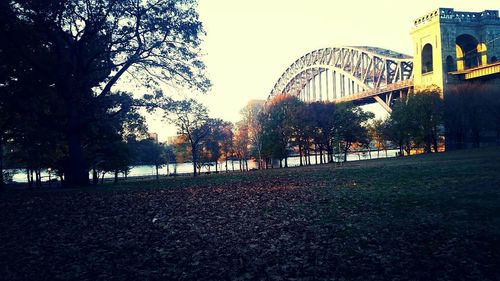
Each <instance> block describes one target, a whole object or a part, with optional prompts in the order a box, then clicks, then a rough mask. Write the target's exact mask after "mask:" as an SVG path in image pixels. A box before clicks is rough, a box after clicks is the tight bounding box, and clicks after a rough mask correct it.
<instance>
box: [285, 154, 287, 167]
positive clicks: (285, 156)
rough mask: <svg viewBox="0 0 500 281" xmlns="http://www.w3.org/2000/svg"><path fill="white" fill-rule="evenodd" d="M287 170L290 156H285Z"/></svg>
mask: <svg viewBox="0 0 500 281" xmlns="http://www.w3.org/2000/svg"><path fill="white" fill-rule="evenodd" d="M285 168H288V156H285Z"/></svg>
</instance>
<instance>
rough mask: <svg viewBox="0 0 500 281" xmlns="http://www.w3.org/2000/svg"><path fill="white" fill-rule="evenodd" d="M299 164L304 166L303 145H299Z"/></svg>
mask: <svg viewBox="0 0 500 281" xmlns="http://www.w3.org/2000/svg"><path fill="white" fill-rule="evenodd" d="M299 166H301V167H302V166H303V164H302V146H301V145H299Z"/></svg>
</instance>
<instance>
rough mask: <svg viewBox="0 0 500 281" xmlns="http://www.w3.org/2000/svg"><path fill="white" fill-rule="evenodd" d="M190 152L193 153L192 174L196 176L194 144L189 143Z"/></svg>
mask: <svg viewBox="0 0 500 281" xmlns="http://www.w3.org/2000/svg"><path fill="white" fill-rule="evenodd" d="M191 153H192V154H193V176H194V177H196V176H197V175H198V174H197V173H196V160H197V159H196V157H197V155H196V154H197V153H196V149H195V146H194V145H191Z"/></svg>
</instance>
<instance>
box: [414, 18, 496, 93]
mask: <svg viewBox="0 0 500 281" xmlns="http://www.w3.org/2000/svg"><path fill="white" fill-rule="evenodd" d="M411 36H412V39H413V44H414V47H413V48H414V63H413V73H414V74H413V75H414V76H413V80H414V85H415V88H416V89H418V88H422V87H426V86H430V85H436V86H438V87H440V88H441V89H442V90H443V93H444V95H446V91H447V89H448V88H449V87H450V86H451V85H454V84H457V83H463V82H464V81H465V80H469V79H470V80H477V79H481V80H483V79H488V80H490V82H493V83H496V84H498V85H499V86H500V78H499V77H498V76H499V74H498V73H499V70H500V62H499V61H500V18H499V15H498V11H493V10H486V11H483V12H458V11H455V10H454V9H449V8H439V9H437V10H435V11H433V12H431V13H429V14H427V15H425V16H423V17H421V18H418V19H416V20H415V21H414V28H413V29H412V31H411Z"/></svg>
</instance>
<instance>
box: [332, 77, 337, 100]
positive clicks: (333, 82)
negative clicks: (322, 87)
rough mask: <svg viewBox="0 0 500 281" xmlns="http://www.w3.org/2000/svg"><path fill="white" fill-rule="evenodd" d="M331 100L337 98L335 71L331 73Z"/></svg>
mask: <svg viewBox="0 0 500 281" xmlns="http://www.w3.org/2000/svg"><path fill="white" fill-rule="evenodd" d="M332 79H333V81H332V86H333V87H332V90H333V91H332V96H333V97H332V99H333V100H335V99H336V98H337V71H335V70H334V71H333V73H332Z"/></svg>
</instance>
